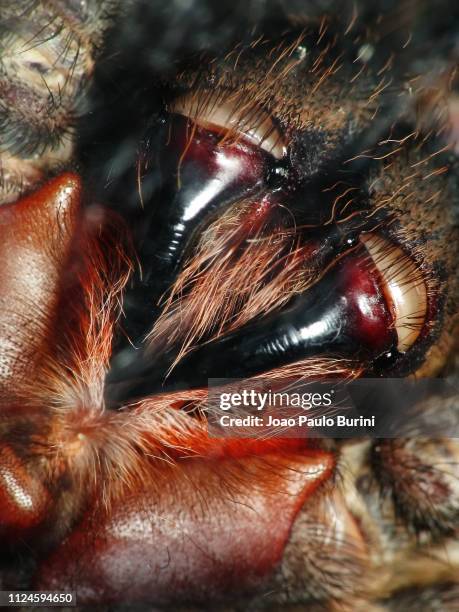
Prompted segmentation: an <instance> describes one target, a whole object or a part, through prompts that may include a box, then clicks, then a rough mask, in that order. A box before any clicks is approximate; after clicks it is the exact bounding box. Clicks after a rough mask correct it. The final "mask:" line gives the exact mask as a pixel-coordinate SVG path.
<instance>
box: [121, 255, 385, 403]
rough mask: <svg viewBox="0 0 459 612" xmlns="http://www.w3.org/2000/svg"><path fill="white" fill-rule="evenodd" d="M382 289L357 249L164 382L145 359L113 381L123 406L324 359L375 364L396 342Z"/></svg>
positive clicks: (191, 357) (198, 352)
mask: <svg viewBox="0 0 459 612" xmlns="http://www.w3.org/2000/svg"><path fill="white" fill-rule="evenodd" d="M382 285H383V282H382V279H381V276H380V274H379V273H378V270H377V268H376V267H375V265H374V263H373V262H372V260H371V257H370V256H369V255H368V252H367V251H366V250H365V249H364V248H363V247H359V248H357V249H356V250H354V251H353V252H351V253H349V254H347V255H346V256H344V257H343V258H342V259H341V260H339V261H338V262H337V263H336V264H335V265H334V266H333V267H332V268H331V269H329V270H328V271H327V272H326V273H325V274H324V275H323V276H322V278H321V279H320V280H319V281H318V282H317V283H316V284H315V285H313V286H312V287H310V288H309V289H307V290H306V291H305V292H304V293H301V294H298V295H296V296H294V297H293V298H292V299H291V301H290V302H289V303H288V304H287V306H285V307H283V308H282V309H281V310H278V311H274V312H272V313H269V314H268V315H266V316H264V317H262V318H260V319H259V320H258V321H254V322H251V323H249V324H246V325H244V326H243V327H241V328H239V329H238V330H237V331H234V332H231V333H228V334H226V335H223V336H221V337H220V338H217V339H216V340H213V341H211V342H208V343H206V344H203V345H201V346H200V347H198V348H197V349H195V350H194V351H192V352H190V353H189V354H188V355H187V356H185V357H184V358H183V359H182V361H180V362H179V363H178V365H177V366H176V367H175V369H174V370H173V371H172V373H171V374H170V376H169V377H168V378H167V380H166V381H165V382H164V381H162V377H163V371H160V368H159V367H158V362H157V361H153V360H150V359H149V358H148V356H146V355H145V354H144V355H143V356H142V355H141V356H140V357H141V358H140V359H139V360H138V362H137V363H135V362H133V363H132V364H131V365H130V367H129V368H128V370H126V372H125V376H124V377H123V381H120V380H118V381H116V380H112V381H111V382H112V383H114V387H113V389H114V390H117V393H118V396H117V399H118V401H123V400H128V399H135V398H141V397H145V396H148V395H149V394H151V393H154V392H158V391H163V390H164V388H167V390H178V389H187V388H197V387H205V386H207V383H208V379H209V378H248V377H250V376H255V375H257V374H261V373H263V372H269V371H271V370H274V369H275V368H279V367H282V366H285V365H289V364H292V363H295V362H299V361H301V360H303V359H307V358H314V357H320V356H325V355H337V356H339V357H343V358H349V357H350V358H358V359H360V360H361V361H363V362H367V361H368V362H369V361H372V360H373V359H375V358H377V357H378V356H379V355H381V354H382V353H383V352H385V351H387V350H389V349H390V348H391V347H393V346H394V345H396V341H397V336H396V331H395V329H394V324H393V316H392V313H391V311H390V309H389V308H388V305H387V303H386V300H385V297H384V293H383V286H382ZM128 371H129V375H128V376H126V373H127V372H128Z"/></svg>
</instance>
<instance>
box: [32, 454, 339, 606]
mask: <svg viewBox="0 0 459 612" xmlns="http://www.w3.org/2000/svg"><path fill="white" fill-rule="evenodd" d="M268 446H269V443H268ZM209 459H210V457H209V458H206V457H200V458H192V459H191V460H182V461H181V462H180V463H179V464H178V465H174V466H170V467H166V464H164V465H163V467H162V470H161V472H158V471H157V470H154V467H152V472H151V473H150V477H149V478H147V479H146V480H145V481H144V482H143V483H139V486H138V487H136V488H135V489H131V491H130V492H128V493H127V494H125V495H123V496H122V497H121V498H120V499H117V500H115V501H114V502H113V503H112V505H111V507H110V509H109V510H107V508H105V507H104V506H103V505H102V504H96V505H95V507H94V508H93V509H92V510H90V511H89V512H88V513H87V514H86V516H85V517H84V518H83V521H82V522H81V523H80V524H79V525H77V527H76V528H75V530H74V531H73V533H72V534H71V535H70V536H69V537H68V538H67V539H66V540H65V541H64V542H63V543H62V544H61V545H60V546H58V547H57V549H55V551H53V553H52V554H51V555H50V556H49V557H48V558H47V559H45V560H44V562H43V563H41V564H40V569H39V571H38V574H37V576H36V578H35V583H34V588H37V589H38V590H48V589H51V590H54V589H56V588H59V589H61V590H66V589H67V588H68V589H71V590H73V589H74V588H75V587H77V588H78V592H79V599H80V601H81V602H83V601H84V602H85V603H96V604H100V603H101V602H123V601H129V602H130V603H132V602H134V601H135V602H138V601H148V602H151V601H153V602H155V604H158V605H161V604H162V605H165V604H168V605H174V604H178V603H180V602H182V601H183V600H187V601H195V602H200V603H201V604H205V603H207V602H209V601H213V600H215V599H221V598H222V597H225V596H227V597H228V596H230V597H235V596H244V595H247V594H249V593H250V592H251V591H253V590H258V589H263V591H266V588H267V587H268V590H269V580H270V578H271V576H272V574H273V572H274V571H275V568H276V566H277V565H278V563H279V562H280V560H281V558H282V555H283V552H284V549H285V546H286V545H287V542H288V538H289V534H290V529H291V527H292V524H294V522H295V520H296V518H297V516H298V513H299V512H300V510H301V508H302V507H303V504H304V503H305V501H306V500H308V499H309V498H310V496H311V495H312V493H313V492H314V491H315V490H316V489H317V487H318V486H319V485H320V484H321V483H323V482H324V481H325V480H326V479H327V478H328V477H329V476H330V475H331V472H332V469H333V461H334V459H333V456H332V455H331V454H330V453H324V452H321V451H314V450H308V449H306V448H303V449H302V450H301V452H296V453H295V452H284V453H281V454H277V455H275V454H270V453H269V452H268V453H267V454H262V455H259V456H249V457H244V456H242V457H239V458H231V457H227V456H226V457H221V458H219V459H215V456H214V457H213V458H212V459H211V460H209ZM215 461H216V463H215ZM303 512H306V513H307V510H303ZM274 522H276V529H275V530H272V525H273V523H274ZM268 533H270V537H269V538H267V534H268Z"/></svg>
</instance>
